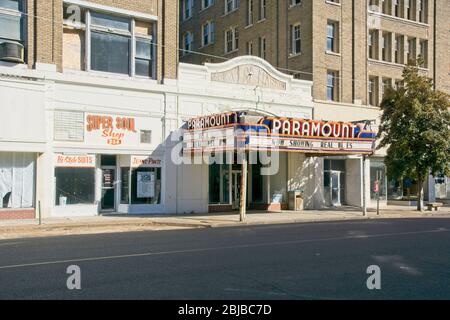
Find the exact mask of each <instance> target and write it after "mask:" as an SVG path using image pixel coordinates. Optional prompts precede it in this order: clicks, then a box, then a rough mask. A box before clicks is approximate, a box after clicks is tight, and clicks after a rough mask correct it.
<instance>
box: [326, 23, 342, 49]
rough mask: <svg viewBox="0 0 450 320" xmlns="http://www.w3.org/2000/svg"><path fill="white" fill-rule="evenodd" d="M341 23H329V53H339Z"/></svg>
mask: <svg viewBox="0 0 450 320" xmlns="http://www.w3.org/2000/svg"><path fill="white" fill-rule="evenodd" d="M338 30H339V23H338V22H336V21H330V20H329V21H328V23H327V51H328V52H335V53H338V52H339V37H338V35H339V33H338Z"/></svg>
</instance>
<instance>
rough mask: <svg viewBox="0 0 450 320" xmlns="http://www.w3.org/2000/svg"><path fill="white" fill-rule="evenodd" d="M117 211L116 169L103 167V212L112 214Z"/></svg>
mask: <svg viewBox="0 0 450 320" xmlns="http://www.w3.org/2000/svg"><path fill="white" fill-rule="evenodd" d="M115 209H116V167H102V201H101V210H102V211H103V212H107V211H109V212H112V211H115Z"/></svg>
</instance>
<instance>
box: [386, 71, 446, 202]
mask: <svg viewBox="0 0 450 320" xmlns="http://www.w3.org/2000/svg"><path fill="white" fill-rule="evenodd" d="M418 65H420V62H416V63H413V64H410V65H408V66H407V67H405V70H404V72H403V86H401V87H399V88H396V89H388V90H387V92H386V94H385V97H384V99H383V101H382V103H381V109H382V111H383V115H382V118H381V125H380V129H379V133H378V136H379V138H380V145H379V148H384V147H387V156H386V159H385V164H386V166H387V174H388V177H389V178H390V179H401V178H405V177H410V178H413V179H416V180H417V181H418V182H419V189H420V190H419V194H418V196H419V199H421V191H422V182H423V181H425V178H426V177H427V176H428V175H429V174H430V173H431V174H433V175H437V174H439V173H444V174H446V175H450V170H449V168H448V165H449V163H450V112H449V110H450V96H449V95H447V94H445V93H443V92H440V91H436V90H434V88H433V82H432V80H431V79H429V78H427V77H425V76H423V75H421V74H420V69H419V67H418ZM418 202H419V203H420V201H418Z"/></svg>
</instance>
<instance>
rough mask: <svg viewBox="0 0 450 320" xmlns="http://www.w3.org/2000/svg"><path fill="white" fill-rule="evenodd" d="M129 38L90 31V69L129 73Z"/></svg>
mask: <svg viewBox="0 0 450 320" xmlns="http://www.w3.org/2000/svg"><path fill="white" fill-rule="evenodd" d="M129 59H130V39H129V38H128V37H125V36H119V35H115V34H107V33H100V32H92V33H91V69H92V70H97V71H105V72H112V73H121V74H129Z"/></svg>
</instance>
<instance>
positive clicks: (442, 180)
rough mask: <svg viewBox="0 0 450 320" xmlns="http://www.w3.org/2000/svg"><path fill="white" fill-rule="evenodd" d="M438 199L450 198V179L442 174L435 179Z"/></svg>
mask: <svg viewBox="0 0 450 320" xmlns="http://www.w3.org/2000/svg"><path fill="white" fill-rule="evenodd" d="M434 183H435V184H434V185H435V193H436V199H441V200H443V199H449V198H450V179H449V178H447V177H446V176H445V175H444V174H440V175H438V176H437V177H435V178H434Z"/></svg>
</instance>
